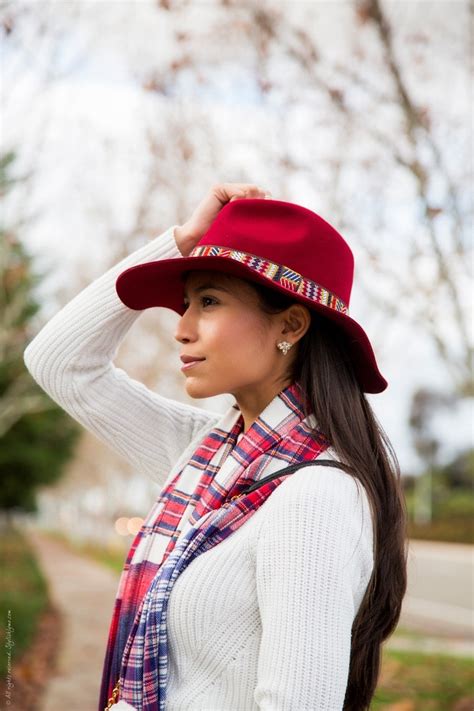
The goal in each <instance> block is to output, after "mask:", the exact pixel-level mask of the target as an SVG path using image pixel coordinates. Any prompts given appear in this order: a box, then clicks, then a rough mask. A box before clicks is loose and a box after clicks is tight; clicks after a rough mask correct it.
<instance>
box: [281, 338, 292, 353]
mask: <svg viewBox="0 0 474 711" xmlns="http://www.w3.org/2000/svg"><path fill="white" fill-rule="evenodd" d="M292 345H293V344H292V343H288V341H280V343H277V348H279V349H280V350H281V351H282V353H283V355H286V354H287V353H288V351H289V350H290V348H291V347H292Z"/></svg>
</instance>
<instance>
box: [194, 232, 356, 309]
mask: <svg viewBox="0 0 474 711" xmlns="http://www.w3.org/2000/svg"><path fill="white" fill-rule="evenodd" d="M189 256H190V257H226V258H227V259H233V260H235V261H236V262H240V263H241V264H245V265H246V266H247V267H250V268H251V269H252V270H253V271H255V272H257V273H258V274H261V276H263V277H265V279H268V280H269V281H271V282H272V283H273V284H279V285H280V286H283V287H284V288H285V289H290V290H291V291H293V292H295V293H296V294H300V295H301V296H305V297H306V298H307V299H310V300H311V301H314V303H316V304H322V305H323V306H327V308H329V309H333V310H334V311H339V312H340V313H343V314H346V315H349V308H348V306H347V304H346V303H345V302H344V301H343V300H342V299H340V298H339V297H338V296H336V295H335V294H333V293H332V292H330V291H328V290H327V289H325V288H324V287H323V286H321V285H320V284H317V283H316V282H315V281H312V280H311V279H307V278H306V277H304V276H302V275H301V274H299V273H298V272H295V270H294V269H290V267H286V266H285V265H284V264H277V263H276V262H271V261H270V260H269V259H264V258H263V257H257V256H256V255H255V254H249V252H242V251H241V250H237V249H229V247H218V246H215V245H212V244H205V245H202V246H197V247H194V249H193V250H192V251H191V252H190V254H189Z"/></svg>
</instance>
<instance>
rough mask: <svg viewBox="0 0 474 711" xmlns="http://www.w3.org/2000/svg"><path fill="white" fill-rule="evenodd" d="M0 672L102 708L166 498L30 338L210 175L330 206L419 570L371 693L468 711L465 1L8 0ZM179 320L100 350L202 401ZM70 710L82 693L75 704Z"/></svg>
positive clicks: (403, 705) (139, 330) (40, 697)
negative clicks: (46, 364)
mask: <svg viewBox="0 0 474 711" xmlns="http://www.w3.org/2000/svg"><path fill="white" fill-rule="evenodd" d="M0 12H1V16H0V31H1V49H2V72H1V79H2V105H1V141H2V144H1V156H0V192H1V199H2V212H1V217H0V220H1V221H0V230H1V244H0V250H1V251H0V256H1V269H0V274H1V290H0V305H1V317H0V318H1V322H0V323H1V331H0V351H1V360H0V447H1V453H0V474H1V477H2V489H1V493H0V509H1V519H0V520H1V528H2V543H1V559H2V567H3V580H4V584H3V586H2V591H0V609H1V613H2V631H1V634H2V649H4V652H3V653H2V659H1V662H0V674H1V679H0V690H1V693H2V703H4V705H5V708H6V707H7V706H11V707H12V708H15V709H23V708H24V709H31V710H32V711H35V709H45V710H50V711H56V710H59V709H62V708H65V707H67V708H68V709H71V710H72V709H75V708H76V705H75V704H77V702H76V701H75V700H74V694H75V692H76V691H77V688H78V686H79V685H81V688H85V689H87V693H89V694H90V706H91V708H95V704H96V698H97V694H98V685H99V681H100V670H101V664H102V660H103V655H104V652H105V643H106V635H107V631H108V624H109V621H110V616H111V612H112V605H113V600H114V597H115V592H116V587H117V583H118V577H119V573H120V570H121V568H122V566H123V562H124V558H125V555H126V552H127V550H128V548H129V546H130V544H131V542H132V540H133V536H134V533H135V532H136V531H137V530H139V528H140V525H141V523H142V521H143V518H144V517H145V515H146V514H147V513H148V510H149V509H150V507H151V505H152V503H153V501H154V500H155V498H156V496H157V495H158V493H159V491H158V490H157V485H156V484H155V483H153V482H151V481H150V480H149V479H147V478H146V477H145V476H144V475H143V474H141V473H140V472H136V471H133V470H131V468H130V466H129V465H128V464H127V462H125V461H124V460H123V459H122V458H121V457H120V455H119V454H118V453H115V452H113V451H111V450H110V449H109V448H107V447H106V446H105V445H104V444H102V443H101V442H100V441H99V440H98V439H97V438H96V437H95V436H94V435H92V434H91V433H89V432H87V431H86V430H85V429H84V428H82V427H80V426H79V425H78V424H77V423H76V422H75V421H74V420H72V419H71V418H70V417H69V415H67V414H66V413H65V412H64V411H63V410H62V409H61V408H60V407H59V406H58V405H57V404H56V403H55V402H53V401H52V400H51V399H50V398H49V397H48V396H47V395H46V394H45V393H44V392H43V391H42V390H41V389H40V388H39V386H38V385H37V384H36V383H35V381H34V380H33V379H32V377H31V375H30V374H29V373H28V371H27V370H26V368H25V365H24V362H23V352H24V349H25V348H26V346H27V344H28V343H29V342H30V341H31V340H32V339H33V337H34V336H35V334H36V333H37V332H38V331H39V330H40V329H41V327H42V326H43V325H44V324H45V323H46V322H47V321H48V319H50V318H51V317H52V316H53V315H54V314H55V313H57V311H59V309H60V308H61V307H62V306H64V305H65V304H66V303H68V302H69V301H70V300H71V299H72V298H73V297H74V296H75V295H76V294H77V293H78V292H79V291H81V290H82V289H83V288H84V287H85V286H86V285H87V284H89V283H90V282H92V281H93V280H94V279H96V278H97V277H99V276H100V275H101V274H103V273H104V272H105V271H106V270H107V269H108V268H110V267H111V266H113V265H114V264H115V263H117V262H118V261H120V260H121V259H122V258H123V257H125V256H126V255H128V254H130V253H131V252H132V251H134V250H136V249H138V248H139V247H140V246H141V245H143V244H145V243H146V242H147V241H149V240H150V239H152V238H154V237H156V236H157V235H159V234H160V233H161V232H163V231H164V230H165V229H167V228H168V227H169V226H170V225H172V224H180V223H182V222H184V221H185V220H186V219H187V218H188V217H189V216H190V214H191V212H192V211H193V209H194V208H195V207H196V205H197V203H198V202H199V201H200V200H201V199H202V197H203V196H204V194H205V192H206V191H207V190H208V188H209V187H210V186H211V185H212V184H213V183H215V182H251V183H256V184H258V185H261V186H263V187H264V188H266V189H268V190H270V191H271V193H272V197H273V198H274V199H277V200H288V201H291V202H297V203H299V204H301V205H304V206H306V207H308V208H309V209H311V210H313V211H315V212H317V213H318V214H321V215H322V216H323V217H324V218H325V219H327V220H328V221H329V222H331V223H332V224H333V225H334V226H335V227H336V228H337V229H338V230H339V231H340V232H341V233H342V234H343V235H344V237H345V238H346V239H347V241H348V242H349V244H350V245H351V248H352V250H353V252H354V256H355V261H356V266H355V276H354V287H353V291H352V295H351V315H352V316H353V317H354V318H356V320H358V321H359V322H360V323H362V324H363V325H364V328H365V330H366V331H367V333H368V335H369V337H370V339H371V341H372V343H373V345H374V350H375V352H376V354H377V359H378V363H379V366H380V369H381V372H382V373H383V374H384V376H385V377H386V378H387V380H388V382H389V387H388V389H387V390H386V391H385V392H384V393H381V394H377V395H368V398H369V401H370V403H371V405H372V406H373V408H374V410H375V413H376V415H377V416H378V418H379V420H380V422H381V424H382V426H383V428H384V429H385V431H386V432H387V434H388V436H389V437H390V439H391V441H392V444H393V446H394V448H395V451H396V453H397V456H398V459H399V462H400V468H401V473H402V478H403V485H404V490H405V494H406V501H407V507H408V511H409V514H410V556H409V589H408V592H407V596H406V598H405V601H404V609H403V611H402V617H401V620H400V625H399V628H398V629H397V631H396V632H395V634H394V635H393V637H392V638H391V639H390V640H389V641H388V642H387V644H386V646H385V648H384V659H383V668H382V673H381V678H380V685H379V688H378V690H377V694H376V698H375V699H374V704H373V708H374V709H391V710H392V711H413V710H416V711H418V709H420V710H423V711H425V710H428V711H430V710H439V711H447V710H454V711H464V710H467V709H470V710H472V708H473V707H474V690H473V685H474V673H473V664H472V658H473V649H474V648H473V629H474V625H473V612H472V590H473V555H472V553H473V543H474V540H473V537H474V532H473V521H474V519H473V513H474V499H473V480H474V443H473V395H474V387H473V378H472V367H471V364H472V323H473V308H472V307H473V290H472V267H473V251H472V250H473V246H472V221H473V202H472V149H473V140H472V137H473V134H472V125H473V124H472V70H471V62H472V48H473V33H472V18H473V4H472V3H471V2H468V0H390V1H388V0H328V1H325V2H322V1H320V0H313V1H307V2H300V1H294V2H290V1H287V2H270V1H266V0H262V1H258V0H246V1H244V2H242V1H240V2H237V1H236V0H220V1H218V0H215V1H212V0H207V1H206V2H202V1H200V0H195V1H194V2H192V1H189V0H188V1H187V0H181V1H178V0H177V1H175V2H173V1H172V0H161V1H157V0H154V1H152V0H123V1H122V0H53V1H50V0H31V1H29V2H25V1H24V0H15V1H14V2H0ZM178 318H179V317H178V315H177V314H175V313H174V312H171V311H170V310H167V309H150V310H149V311H145V312H143V313H142V314H141V316H140V317H139V319H138V320H137V321H136V322H135V323H134V325H133V326H132V328H131V329H130V331H129V332H128V333H127V336H126V337H125V339H124V341H123V342H122V344H121V347H120V349H119V352H118V354H117V357H116V358H115V359H114V363H115V364H116V365H117V366H119V367H121V368H123V369H124V370H126V371H127V372H128V373H129V374H130V375H131V376H132V377H134V378H136V379H137V380H140V381H142V382H143V383H144V384H145V385H147V386H148V387H149V388H151V389H153V390H156V391H157V392H159V393H161V394H163V395H166V396H168V397H173V398H174V399H177V400H180V401H182V402H191V403H192V404H194V405H196V404H198V405H199V406H200V407H203V408H209V409H212V410H213V411H222V412H224V411H225V410H226V409H227V407H228V406H229V404H230V402H231V401H232V400H231V399H230V396H220V397H218V398H212V399H210V400H200V401H195V400H191V399H190V398H189V397H188V396H187V395H186V393H185V390H184V379H183V376H182V374H181V373H180V372H179V371H177V369H176V363H177V362H178V361H177V357H178V354H179V344H178V343H177V342H176V341H175V340H174V337H173V332H174V327H175V324H176V323H177V320H178ZM77 709H81V711H83V709H84V706H83V704H82V705H80V706H79V705H78V706H77Z"/></svg>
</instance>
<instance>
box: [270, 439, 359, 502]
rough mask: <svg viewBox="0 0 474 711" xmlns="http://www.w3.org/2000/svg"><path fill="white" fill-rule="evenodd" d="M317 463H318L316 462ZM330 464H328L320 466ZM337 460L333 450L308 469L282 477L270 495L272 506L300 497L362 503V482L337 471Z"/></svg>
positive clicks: (305, 467) (326, 452)
mask: <svg viewBox="0 0 474 711" xmlns="http://www.w3.org/2000/svg"><path fill="white" fill-rule="evenodd" d="M319 460H320V461H319ZM326 460H329V461H330V462H331V464H324V463H323V462H324V461H326ZM338 463H339V458H338V456H337V454H336V453H335V451H334V450H333V449H332V448H329V449H327V450H326V451H325V452H323V453H322V454H321V455H320V457H319V458H318V459H316V460H315V463H314V464H313V465H311V466H304V467H301V469H297V470H296V471H295V472H293V473H292V474H289V475H288V476H286V477H284V479H283V481H282V482H281V484H280V485H279V486H278V488H277V489H276V490H275V492H274V493H273V494H272V497H273V501H274V502H275V505H278V503H279V501H280V500H282V499H285V500H287V499H288V497H289V498H291V499H297V498H301V497H303V498H304V499H307V500H311V499H312V498H313V495H314V496H316V495H317V497H318V500H321V498H324V499H328V500H332V499H336V500H337V501H341V502H344V501H346V502H347V503H351V504H353V503H354V502H355V501H356V500H358V499H361V498H362V499H365V500H366V502H367V503H368V497H367V493H366V491H365V488H364V486H363V484H362V482H361V481H360V480H359V479H357V477H355V476H353V475H351V474H349V473H347V472H346V471H345V470H344V469H343V468H342V467H337V466H334V465H337V464H338Z"/></svg>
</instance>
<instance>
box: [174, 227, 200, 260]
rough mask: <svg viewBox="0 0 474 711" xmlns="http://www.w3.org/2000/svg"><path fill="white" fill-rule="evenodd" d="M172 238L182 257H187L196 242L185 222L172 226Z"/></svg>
mask: <svg viewBox="0 0 474 711" xmlns="http://www.w3.org/2000/svg"><path fill="white" fill-rule="evenodd" d="M174 239H175V242H176V245H177V247H178V249H179V251H180V252H181V254H182V255H183V257H187V256H188V255H189V253H190V252H191V250H192V248H193V247H194V245H195V244H196V242H197V240H196V237H195V236H194V235H192V234H191V232H190V231H189V228H188V227H186V224H184V225H178V226H177V227H175V228H174Z"/></svg>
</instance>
